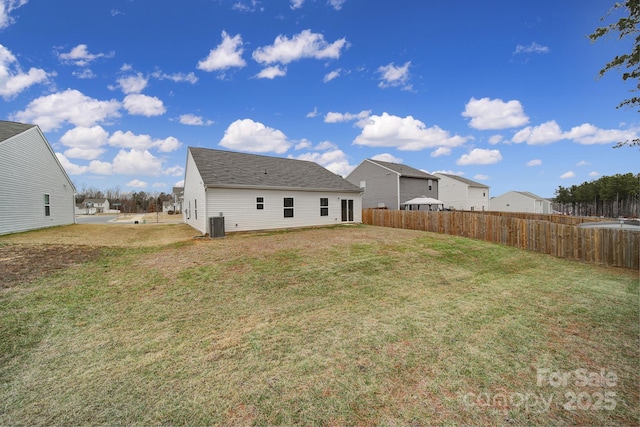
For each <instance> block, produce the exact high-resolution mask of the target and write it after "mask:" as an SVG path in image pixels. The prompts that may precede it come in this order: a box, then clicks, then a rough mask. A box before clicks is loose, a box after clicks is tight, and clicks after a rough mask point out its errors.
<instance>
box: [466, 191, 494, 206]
mask: <svg viewBox="0 0 640 427" xmlns="http://www.w3.org/2000/svg"><path fill="white" fill-rule="evenodd" d="M468 194H469V205H468V206H469V208H468V209H469V210H473V211H486V210H489V189H488V188H481V187H469V192H468Z"/></svg>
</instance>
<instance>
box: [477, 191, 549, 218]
mask: <svg viewBox="0 0 640 427" xmlns="http://www.w3.org/2000/svg"><path fill="white" fill-rule="evenodd" d="M489 209H490V210H492V211H501V212H527V213H537V214H550V213H553V211H552V209H551V201H550V200H548V199H545V198H543V197H540V196H537V195H535V194H533V193H530V192H528V191H508V192H506V193H504V194H503V195H501V196H498V197H493V198H492V199H491V200H489Z"/></svg>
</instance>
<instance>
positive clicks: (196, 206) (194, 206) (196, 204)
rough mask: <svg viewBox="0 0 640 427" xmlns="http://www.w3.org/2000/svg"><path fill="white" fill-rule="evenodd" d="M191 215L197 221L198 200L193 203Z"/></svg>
mask: <svg viewBox="0 0 640 427" xmlns="http://www.w3.org/2000/svg"><path fill="white" fill-rule="evenodd" d="M193 215H194V216H195V217H196V219H198V199H195V200H194V201H193Z"/></svg>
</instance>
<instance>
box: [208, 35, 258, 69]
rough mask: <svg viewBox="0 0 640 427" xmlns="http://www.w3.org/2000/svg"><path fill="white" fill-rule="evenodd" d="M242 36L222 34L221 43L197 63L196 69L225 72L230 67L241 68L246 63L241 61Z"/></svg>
mask: <svg viewBox="0 0 640 427" xmlns="http://www.w3.org/2000/svg"><path fill="white" fill-rule="evenodd" d="M243 52H244V49H243V48H242V36H241V35H240V34H236V35H235V36H233V37H230V36H229V34H227V32H226V31H223V32H222V42H221V43H220V44H219V45H218V46H217V47H216V48H215V49H211V51H209V55H208V56H207V57H206V58H205V59H203V60H201V61H200V62H198V66H197V68H198V69H199V70H202V71H218V70H226V69H228V68H231V67H237V68H242V67H244V66H245V65H247V63H246V62H245V60H244V59H242V53H243Z"/></svg>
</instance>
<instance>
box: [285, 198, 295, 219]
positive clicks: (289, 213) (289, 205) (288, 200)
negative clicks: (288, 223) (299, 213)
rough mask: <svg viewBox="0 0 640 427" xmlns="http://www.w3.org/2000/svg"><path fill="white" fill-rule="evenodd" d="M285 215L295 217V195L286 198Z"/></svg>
mask: <svg viewBox="0 0 640 427" xmlns="http://www.w3.org/2000/svg"><path fill="white" fill-rule="evenodd" d="M284 217H285V218H293V197H285V198H284Z"/></svg>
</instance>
